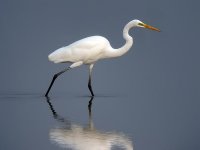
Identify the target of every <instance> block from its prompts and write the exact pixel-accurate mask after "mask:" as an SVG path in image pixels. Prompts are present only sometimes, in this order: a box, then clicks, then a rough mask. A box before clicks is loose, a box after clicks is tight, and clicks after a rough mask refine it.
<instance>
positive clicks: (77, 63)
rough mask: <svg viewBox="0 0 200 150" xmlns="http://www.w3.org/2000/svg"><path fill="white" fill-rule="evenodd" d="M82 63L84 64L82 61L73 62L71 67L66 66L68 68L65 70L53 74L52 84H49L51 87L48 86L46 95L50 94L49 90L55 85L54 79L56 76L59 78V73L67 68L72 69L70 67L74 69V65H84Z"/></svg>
mask: <svg viewBox="0 0 200 150" xmlns="http://www.w3.org/2000/svg"><path fill="white" fill-rule="evenodd" d="M82 64H83V62H82V61H79V62H75V63H73V64H72V65H71V66H70V67H68V68H66V69H64V70H62V71H60V72H58V73H56V74H55V75H54V76H53V79H52V81H51V84H50V85H49V88H48V90H47V92H46V94H45V96H46V97H47V96H48V94H49V91H50V90H51V87H52V86H53V83H54V81H55V80H56V78H57V77H58V76H59V75H61V74H62V73H64V72H66V71H67V70H70V69H72V68H74V67H78V66H80V65H82Z"/></svg>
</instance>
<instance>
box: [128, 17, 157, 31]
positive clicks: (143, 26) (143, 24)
mask: <svg viewBox="0 0 200 150" xmlns="http://www.w3.org/2000/svg"><path fill="white" fill-rule="evenodd" d="M131 22H132V23H133V24H134V25H135V26H136V27H142V28H147V29H151V30H155V31H158V32H160V30H159V29H158V28H155V27H152V26H150V25H148V24H145V23H143V22H142V21H140V20H137V19H135V20H133V21H131Z"/></svg>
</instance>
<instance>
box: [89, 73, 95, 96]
mask: <svg viewBox="0 0 200 150" xmlns="http://www.w3.org/2000/svg"><path fill="white" fill-rule="evenodd" d="M88 88H89V90H90V93H91V95H92V96H94V93H93V90H92V85H91V75H89V80H88Z"/></svg>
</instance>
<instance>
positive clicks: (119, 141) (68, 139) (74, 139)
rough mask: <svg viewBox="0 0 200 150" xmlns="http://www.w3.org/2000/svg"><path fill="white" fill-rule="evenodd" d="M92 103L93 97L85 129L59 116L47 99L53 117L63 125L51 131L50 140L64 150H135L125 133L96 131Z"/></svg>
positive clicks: (89, 105)
mask: <svg viewBox="0 0 200 150" xmlns="http://www.w3.org/2000/svg"><path fill="white" fill-rule="evenodd" d="M92 102H93V97H91V98H90V100H89V103H88V112H89V123H88V125H87V126H86V127H84V126H82V125H79V124H75V123H72V122H71V121H70V120H67V119H65V118H63V117H61V116H60V115H58V114H57V113H56V111H55V109H54V108H53V105H52V103H51V102H50V98H49V97H47V103H48V105H49V108H50V109H51V112H52V114H53V117H54V118H55V119H56V120H57V121H59V122H61V124H62V125H63V126H61V127H57V128H54V129H51V130H50V140H51V141H53V142H54V143H57V144H58V145H59V146H61V147H63V148H67V149H69V148H70V149H73V150H111V149H112V148H114V147H117V148H122V149H126V150H133V144H132V142H131V140H130V139H129V138H128V137H127V136H126V135H124V134H123V133H116V132H103V131H99V130H97V129H95V127H94V124H93V121H92V110H91V109H92Z"/></svg>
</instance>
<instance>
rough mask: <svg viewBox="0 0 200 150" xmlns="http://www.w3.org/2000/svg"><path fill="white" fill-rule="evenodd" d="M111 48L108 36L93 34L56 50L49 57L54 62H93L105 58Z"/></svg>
mask: <svg viewBox="0 0 200 150" xmlns="http://www.w3.org/2000/svg"><path fill="white" fill-rule="evenodd" d="M109 49H111V46H110V43H109V41H108V40H107V39H106V38H104V37H102V36H91V37H87V38H84V39H82V40H79V41H76V42H74V43H72V44H70V45H68V46H65V47H62V48H59V49H57V50H55V51H54V52H53V53H51V54H50V55H49V56H48V58H49V60H50V61H53V62H54V63H62V62H71V63H75V62H78V61H82V62H83V64H91V63H93V62H96V61H97V60H99V59H101V58H103V57H104V56H105V55H106V51H109Z"/></svg>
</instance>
